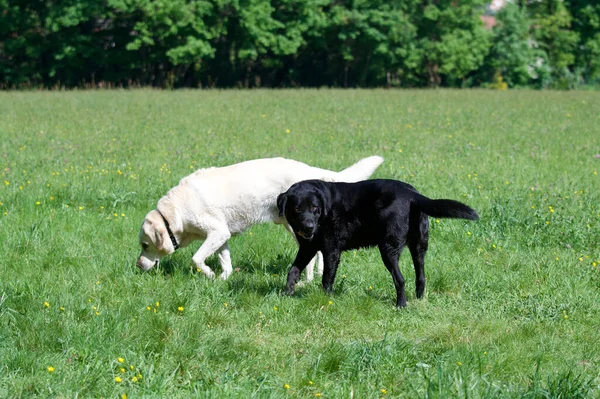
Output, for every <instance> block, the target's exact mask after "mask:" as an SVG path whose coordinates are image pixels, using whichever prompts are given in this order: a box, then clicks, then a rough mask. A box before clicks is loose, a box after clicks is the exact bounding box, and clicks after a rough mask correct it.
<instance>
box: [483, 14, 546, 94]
mask: <svg viewBox="0 0 600 399" xmlns="http://www.w3.org/2000/svg"><path fill="white" fill-rule="evenodd" d="M495 17H496V21H497V24H496V26H494V28H493V30H492V33H493V37H492V47H491V49H490V53H489V55H488V64H489V70H490V72H488V79H486V80H488V81H489V78H490V76H489V75H494V74H496V73H499V74H500V75H501V76H502V77H503V78H504V80H505V81H506V82H507V84H508V85H509V87H514V86H524V85H527V84H528V83H529V82H530V81H531V79H532V77H533V76H534V75H533V73H534V72H533V70H534V69H535V63H536V58H537V57H536V54H535V53H536V51H535V49H534V48H532V45H531V42H530V38H529V25H530V21H529V17H528V15H527V10H526V9H525V8H521V7H519V6H518V5H516V4H514V3H509V4H507V5H506V6H505V7H504V8H502V9H501V10H500V11H499V12H498V13H496V15H495Z"/></svg>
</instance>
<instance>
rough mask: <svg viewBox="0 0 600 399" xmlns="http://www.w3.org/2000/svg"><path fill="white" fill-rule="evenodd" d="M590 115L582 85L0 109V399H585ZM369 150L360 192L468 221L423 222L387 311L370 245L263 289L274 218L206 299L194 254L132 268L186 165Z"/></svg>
mask: <svg viewBox="0 0 600 399" xmlns="http://www.w3.org/2000/svg"><path fill="white" fill-rule="evenodd" d="M599 110H600V93H595V92H560V93H557V92H529V91H516V92H491V91H386V90H373V91H366V90H365V91H362V90H356V91H353V90H347V91H344V90H298V91H291V90H289V91H288V90H281V91H276V90H273V91H178V92H161V91H146V90H144V91H97V92H87V91H84V92H77V91H76V92H38V93H36V92H28V93H0V138H1V140H0V202H1V204H0V227H1V228H0V249H1V253H2V259H1V261H0V397H27V398H30V397H118V396H120V395H122V394H124V393H126V394H127V395H128V397H129V398H135V397H170V398H174V397H215V398H216V397H218V398H224V397H261V398H263V397H288V396H289V397H303V398H305V397H317V394H321V395H322V396H323V397H328V398H341V397H346V398H347V397H355V398H376V397H403V398H446V397H465V398H466V397H469V398H490V397H500V398H522V397H526V398H551V397H556V398H559V397H561V398H575V397H581V398H589V397H600V388H599V387H600V378H599V375H600V343H599V339H598V337H599V330H598V328H599V327H598V326H599V320H600V272H599V271H598V269H600V159H597V158H598V155H597V154H600V135H599V134H598V131H599V128H598V126H600V112H599ZM288 130H289V132H288ZM373 154H379V155H382V156H383V157H384V158H385V162H384V164H383V165H382V166H381V167H380V168H379V169H378V171H377V172H376V174H375V175H374V177H381V178H396V179H400V180H404V181H407V182H409V183H410V184H413V185H414V186H416V187H417V188H418V189H419V190H420V191H421V192H422V193H423V194H425V195H427V196H429V197H432V198H453V199H457V200H460V201H463V202H465V203H467V204H469V205H470V206H472V207H474V208H475V209H476V210H477V211H478V212H479V214H480V215H481V220H480V221H479V222H476V223H473V222H467V221H462V220H441V221H439V223H437V222H436V221H435V220H434V219H432V220H431V222H432V223H431V225H432V227H431V241H430V250H429V253H428V255H427V260H426V275H427V279H428V284H427V288H426V295H425V298H424V299H423V300H417V299H416V298H415V296H414V271H413V269H412V264H411V263H410V262H409V256H408V254H407V253H405V254H404V255H403V256H402V258H401V268H402V270H403V273H404V275H405V277H406V280H407V288H408V306H407V308H406V309H404V310H401V311H398V310H396V309H395V308H394V306H393V304H394V298H395V294H394V290H393V285H392V279H391V277H390V276H389V274H388V273H387V271H386V270H385V267H384V266H383V264H382V262H381V259H380V257H379V254H378V252H377V250H376V249H373V250H361V251H356V252H348V253H346V254H344V255H343V257H342V263H341V268H340V271H339V275H338V280H337V282H336V284H335V287H334V293H333V294H332V295H329V296H328V295H325V294H323V293H322V292H321V290H320V288H319V284H318V283H317V282H314V283H313V284H311V285H309V286H307V287H303V288H300V289H298V290H297V292H296V294H295V295H294V296H293V297H288V296H284V295H282V292H283V287H284V282H285V276H286V274H287V268H288V266H289V264H290V263H291V261H292V260H293V257H294V255H295V251H296V247H295V244H294V243H293V242H292V240H291V238H290V237H289V235H288V234H285V232H284V231H283V229H281V228H280V227H278V226H275V225H260V226H256V227H254V228H253V229H251V230H250V231H249V232H247V233H245V234H243V235H240V236H238V237H235V238H233V239H232V240H231V242H230V247H231V251H232V259H233V263H234V267H239V268H240V271H239V272H237V273H234V275H233V276H232V277H231V278H230V279H229V280H228V281H225V282H222V281H209V280H207V279H206V278H204V277H203V276H202V275H201V274H199V273H194V272H192V270H191V267H192V263H191V257H192V254H193V253H194V251H195V250H196V249H197V248H198V247H199V245H200V243H199V242H198V243H195V244H194V245H192V246H190V247H188V248H185V249H183V250H181V251H177V253H175V254H173V255H171V256H170V257H168V258H165V260H164V262H163V263H162V264H161V267H160V268H159V269H158V270H153V271H151V272H148V273H142V272H140V271H139V270H137V268H136V267H135V260H136V258H137V256H138V254H139V248H138V243H137V234H138V229H139V226H140V225H141V222H142V220H143V217H144V215H145V214H146V213H147V212H148V211H149V210H151V209H153V208H154V207H155V205H156V202H157V201H158V199H159V198H160V197H161V196H163V195H164V194H165V193H166V192H167V191H168V189H169V188H171V187H172V186H174V185H176V184H177V182H178V181H179V179H180V178H181V177H183V176H185V175H187V174H189V173H190V172H191V171H192V170H195V169H197V168H200V167H208V166H222V165H228V164H232V163H235V162H239V161H242V160H247V159H253V158H260V157H271V156H285V157H289V158H293V159H297V160H301V161H304V162H307V163H309V164H311V165H315V166H320V167H325V168H331V169H341V168H343V167H346V166H348V165H350V164H351V163H353V162H355V161H356V160H358V159H359V158H361V157H365V156H368V155H373ZM595 155H596V157H595ZM211 262H212V263H211V265H212V266H213V267H214V268H217V269H218V266H217V264H218V262H216V260H215V259H211ZM594 262H595V263H594ZM45 302H46V303H47V305H48V306H46V305H45ZM157 303H158V304H157ZM179 307H183V311H179V310H178V308H179ZM148 309H149V310H148ZM118 358H123V359H124V362H123V363H120V362H119V361H118ZM50 366H51V367H53V368H54V371H53V372H49V371H48V367H50ZM130 366H133V368H134V369H133V370H131V369H130ZM121 367H122V368H123V369H124V372H121V370H120V368H121ZM140 376H141V378H140ZM116 377H120V378H121V379H122V381H121V382H116V381H115V378H116ZM134 377H136V378H137V379H138V381H137V382H134V381H133V378H134ZM285 384H287V385H285ZM285 386H289V389H286V388H285ZM382 390H384V391H382Z"/></svg>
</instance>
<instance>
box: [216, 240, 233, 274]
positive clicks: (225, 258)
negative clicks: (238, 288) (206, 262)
mask: <svg viewBox="0 0 600 399" xmlns="http://www.w3.org/2000/svg"><path fill="white" fill-rule="evenodd" d="M217 256H218V257H219V263H220V264H221V269H222V270H223V272H222V273H221V275H220V276H219V278H220V279H221V280H227V278H228V277H229V276H231V273H233V266H231V255H230V253H229V245H227V243H225V244H223V245H222V246H221V248H219V250H218V251H217Z"/></svg>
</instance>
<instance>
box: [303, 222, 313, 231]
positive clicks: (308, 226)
mask: <svg viewBox="0 0 600 399" xmlns="http://www.w3.org/2000/svg"><path fill="white" fill-rule="evenodd" d="M304 227H305V228H306V229H312V228H313V227H315V222H313V221H309V220H307V221H306V222H304Z"/></svg>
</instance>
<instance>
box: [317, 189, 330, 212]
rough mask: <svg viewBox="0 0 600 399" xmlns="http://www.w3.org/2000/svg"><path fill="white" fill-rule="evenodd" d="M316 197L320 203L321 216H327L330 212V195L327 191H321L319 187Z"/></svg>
mask: <svg viewBox="0 0 600 399" xmlns="http://www.w3.org/2000/svg"><path fill="white" fill-rule="evenodd" d="M316 196H317V198H318V199H319V201H321V209H322V213H321V214H322V215H323V216H325V217H327V216H329V211H330V210H331V194H330V192H329V190H323V189H322V188H321V187H319V188H317V189H316Z"/></svg>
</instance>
